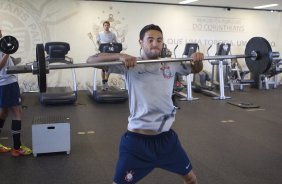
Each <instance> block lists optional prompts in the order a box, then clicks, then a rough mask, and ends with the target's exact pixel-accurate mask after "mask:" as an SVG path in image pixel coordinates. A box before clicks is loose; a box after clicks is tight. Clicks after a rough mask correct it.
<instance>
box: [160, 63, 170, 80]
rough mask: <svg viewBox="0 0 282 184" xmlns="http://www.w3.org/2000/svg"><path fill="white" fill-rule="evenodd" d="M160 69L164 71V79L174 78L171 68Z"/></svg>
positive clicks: (163, 67)
mask: <svg viewBox="0 0 282 184" xmlns="http://www.w3.org/2000/svg"><path fill="white" fill-rule="evenodd" d="M160 69H161V70H162V71H163V76H164V78H166V79H170V78H171V77H173V76H172V73H171V71H170V67H169V66H162V67H161V68H160Z"/></svg>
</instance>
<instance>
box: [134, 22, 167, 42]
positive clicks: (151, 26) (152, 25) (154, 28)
mask: <svg viewBox="0 0 282 184" xmlns="http://www.w3.org/2000/svg"><path fill="white" fill-rule="evenodd" d="M150 30H156V31H159V32H161V33H162V34H163V31H162V29H161V28H160V27H159V26H158V25H155V24H149V25H147V26H145V27H143V28H142V29H141V31H140V34H139V40H143V38H144V36H145V33H146V32H147V31H150Z"/></svg>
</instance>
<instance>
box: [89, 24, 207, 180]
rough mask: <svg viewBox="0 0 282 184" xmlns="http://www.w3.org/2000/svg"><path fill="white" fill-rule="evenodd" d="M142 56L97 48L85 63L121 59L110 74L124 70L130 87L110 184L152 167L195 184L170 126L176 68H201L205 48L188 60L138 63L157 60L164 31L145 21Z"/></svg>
mask: <svg viewBox="0 0 282 184" xmlns="http://www.w3.org/2000/svg"><path fill="white" fill-rule="evenodd" d="M139 44H140V47H141V52H140V53H141V57H140V58H137V57H134V56H131V55H128V54H124V53H98V54H96V55H94V56H90V57H89V58H88V59H87V63H99V62H109V61H116V60H120V61H122V62H123V63H124V65H113V66H109V71H110V72H112V73H119V74H123V75H124V76H125V79H126V84H127V85H126V86H127V89H128V98H129V111H130V115H129V117H128V121H129V122H128V126H127V131H126V132H125V133H124V135H123V136H122V138H121V141H120V146H119V159H118V162H117V166H116V172H115V176H114V179H113V184H125V183H128V184H134V183H137V182H138V181H140V180H141V179H142V178H144V177H145V176H146V175H148V174H149V173H150V172H151V171H152V170H153V169H154V168H162V169H165V170H167V171H170V172H173V173H176V174H178V175H180V176H182V178H183V180H184V182H185V184H197V179H196V175H195V174H194V172H193V171H192V164H191V162H190V160H189V158H188V156H187V154H186V152H185V151H184V149H183V147H182V146H181V144H180V141H179V139H178V136H177V134H176V132H175V131H174V130H173V129H172V128H171V127H172V125H173V122H174V121H175V115H176V107H175V106H174V105H173V102H172V98H171V96H172V91H173V90H172V89H173V84H174V78H175V74H176V72H178V73H180V74H183V75H188V74H189V73H198V72H200V71H201V70H202V69H203V63H202V60H203V59H204V55H203V53H200V52H196V53H194V54H192V56H191V58H192V61H187V62H183V63H180V62H158V63H150V64H149V63H147V64H137V60H155V59H159V56H160V52H161V50H162V47H163V33H162V30H161V28H160V27H159V26H157V25H154V24H150V25H147V26H145V27H144V28H143V29H142V30H141V31H140V34H139Z"/></svg>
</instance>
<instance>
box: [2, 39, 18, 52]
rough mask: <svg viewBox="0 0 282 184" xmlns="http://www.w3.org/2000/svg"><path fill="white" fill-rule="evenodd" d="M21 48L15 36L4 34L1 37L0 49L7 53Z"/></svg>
mask: <svg viewBox="0 0 282 184" xmlns="http://www.w3.org/2000/svg"><path fill="white" fill-rule="evenodd" d="M18 48H19V42H18V40H17V39H16V38H15V37H13V36H4V37H3V38H1V39H0V51H1V52H3V53H5V54H13V53H15V52H16V51H17V50H18Z"/></svg>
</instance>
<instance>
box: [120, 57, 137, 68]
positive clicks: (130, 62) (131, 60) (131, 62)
mask: <svg viewBox="0 0 282 184" xmlns="http://www.w3.org/2000/svg"><path fill="white" fill-rule="evenodd" d="M119 60H120V61H122V62H123V63H124V66H126V67H127V68H131V67H132V68H133V67H135V66H136V64H137V58H136V57H134V56H131V55H128V54H121V55H120V58H119Z"/></svg>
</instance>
